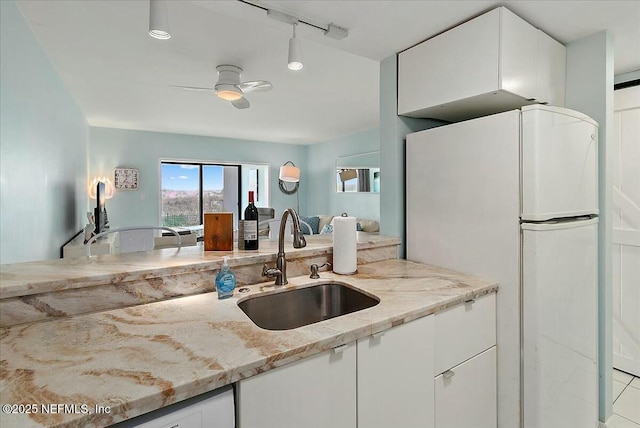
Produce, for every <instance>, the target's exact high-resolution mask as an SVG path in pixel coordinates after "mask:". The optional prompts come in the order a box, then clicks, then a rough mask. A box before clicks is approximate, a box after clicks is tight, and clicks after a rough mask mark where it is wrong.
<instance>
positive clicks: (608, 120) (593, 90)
mask: <svg viewBox="0 0 640 428" xmlns="http://www.w3.org/2000/svg"><path fill="white" fill-rule="evenodd" d="M566 79H567V80H566V99H565V102H566V106H567V107H568V108H572V109H575V110H578V111H581V112H583V113H585V114H587V115H589V116H591V117H592V118H593V119H595V120H596V121H598V123H599V125H600V127H599V130H598V170H599V177H598V192H599V212H600V214H599V216H600V221H599V226H598V229H599V231H598V241H599V255H598V320H599V322H598V324H599V343H598V351H599V353H598V365H599V374H600V420H601V421H603V422H605V421H606V420H607V418H608V417H609V416H611V412H612V402H613V400H612V391H611V386H612V359H613V356H612V349H613V339H612V317H613V313H612V255H611V248H612V246H611V233H612V232H611V231H612V221H611V212H612V211H611V159H612V156H613V153H611V148H610V146H611V142H612V141H613V40H612V37H611V35H610V34H608V33H607V32H606V31H602V32H600V33H596V34H594V35H591V36H588V37H584V38H582V39H579V40H576V41H574V42H571V43H569V44H567V77H566Z"/></svg>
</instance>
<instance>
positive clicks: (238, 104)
mask: <svg viewBox="0 0 640 428" xmlns="http://www.w3.org/2000/svg"><path fill="white" fill-rule="evenodd" d="M231 104H233V106H234V107H235V108H237V109H243V108H248V107H249V105H250V104H249V100H248V99H246V98H244V97H242V98H238V99H237V100H233V101H231Z"/></svg>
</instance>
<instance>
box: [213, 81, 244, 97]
mask: <svg viewBox="0 0 640 428" xmlns="http://www.w3.org/2000/svg"><path fill="white" fill-rule="evenodd" d="M216 95H217V96H218V98H222V99H223V100H226V101H235V100H239V99H240V98H242V92H241V91H240V89H238V88H236V87H235V85H230V84H225V83H222V84H217V85H216Z"/></svg>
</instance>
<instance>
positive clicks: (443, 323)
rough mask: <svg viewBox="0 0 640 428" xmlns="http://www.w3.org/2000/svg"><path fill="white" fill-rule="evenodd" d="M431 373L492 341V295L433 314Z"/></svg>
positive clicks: (494, 313) (494, 318)
mask: <svg viewBox="0 0 640 428" xmlns="http://www.w3.org/2000/svg"><path fill="white" fill-rule="evenodd" d="M434 321H435V365H434V373H433V374H434V376H437V375H439V374H441V373H443V372H444V371H446V370H448V369H450V368H451V367H453V366H456V365H458V364H460V363H461V362H463V361H465V360H468V359H469V358H471V357H473V356H474V355H477V354H479V353H481V352H482V351H484V350H486V349H489V348H490V347H492V346H494V345H495V344H496V295H495V293H491V294H489V295H486V296H482V297H480V298H477V299H475V300H474V301H469V302H465V303H463V304H460V305H458V306H455V307H453V308H450V309H447V310H445V311H442V312H440V313H437V314H435V319H434Z"/></svg>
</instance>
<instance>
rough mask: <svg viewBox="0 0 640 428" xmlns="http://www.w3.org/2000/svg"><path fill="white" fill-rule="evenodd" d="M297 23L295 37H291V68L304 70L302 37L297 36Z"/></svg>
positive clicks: (294, 31)
mask: <svg viewBox="0 0 640 428" xmlns="http://www.w3.org/2000/svg"><path fill="white" fill-rule="evenodd" d="M296 25H298V24H293V37H291V38H290V39H289V64H288V65H287V67H289V70H294V71H298V70H302V68H303V67H304V64H302V46H301V45H300V39H298V38H297V37H296Z"/></svg>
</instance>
